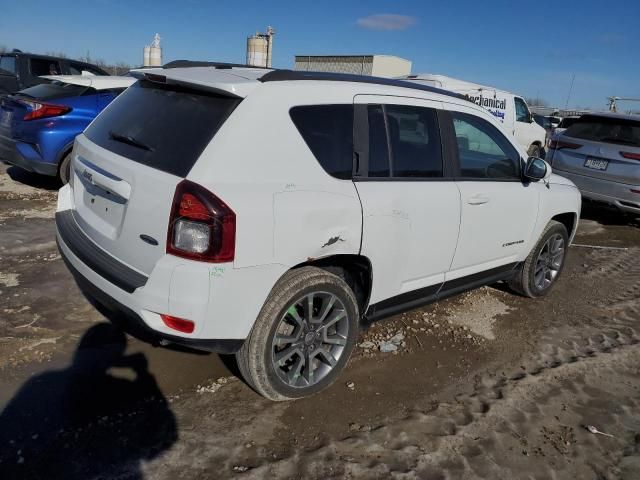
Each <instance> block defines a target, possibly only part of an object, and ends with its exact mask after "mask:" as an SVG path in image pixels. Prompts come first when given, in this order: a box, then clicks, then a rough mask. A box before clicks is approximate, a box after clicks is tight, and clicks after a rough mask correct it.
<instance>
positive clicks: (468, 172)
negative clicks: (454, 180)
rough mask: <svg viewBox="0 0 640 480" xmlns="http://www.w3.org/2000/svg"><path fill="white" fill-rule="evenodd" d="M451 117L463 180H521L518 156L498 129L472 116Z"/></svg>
mask: <svg viewBox="0 0 640 480" xmlns="http://www.w3.org/2000/svg"><path fill="white" fill-rule="evenodd" d="M451 114H452V116H453V127H454V130H455V134H456V140H457V144H458V160H459V163H460V175H461V176H462V177H465V178H484V179H495V180H514V179H517V180H519V179H520V155H519V154H518V151H517V150H516V149H515V148H514V147H513V145H511V143H509V141H508V140H507V139H506V137H505V136H504V135H503V134H502V133H500V131H499V130H498V129H497V128H495V127H494V126H493V125H491V124H490V123H489V122H487V121H486V120H483V119H482V118H480V117H476V116H475V115H469V114H466V113H460V112H451Z"/></svg>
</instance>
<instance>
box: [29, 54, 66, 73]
mask: <svg viewBox="0 0 640 480" xmlns="http://www.w3.org/2000/svg"><path fill="white" fill-rule="evenodd" d="M29 67H30V71H31V75H33V76H34V77H40V76H42V75H61V74H62V69H61V68H60V62H58V61H56V60H47V59H44V58H30V59H29Z"/></svg>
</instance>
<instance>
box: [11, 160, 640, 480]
mask: <svg viewBox="0 0 640 480" xmlns="http://www.w3.org/2000/svg"><path fill="white" fill-rule="evenodd" d="M56 188H57V185H56V183H55V182H53V181H51V180H49V179H45V178H41V177H37V176H34V175H29V174H26V173H24V172H21V171H20V170H17V169H15V168H7V167H5V166H1V165H0V411H1V413H0V478H47V479H50V478H64V479H71V478H82V479H87V478H109V479H110V478H119V479H124V478H148V479H181V478H211V479H223V478H236V477H237V478H252V479H253V478H267V477H269V478H305V479H316V478H317V479H325V478H367V479H368V478H385V479H386V478H401V479H413V478H426V479H445V478H452V479H457V478H490V479H497V478H505V479H513V478H528V479H534V478H535V479H547V478H555V479H565V478H566V479H574V478H580V479H591V478H593V479H603V478H606V479H614V478H624V479H637V478H640V414H639V413H638V411H639V410H638V407H639V406H640V392H639V389H640V381H639V380H640V367H639V366H640V346H639V340H640V334H639V333H638V332H639V330H638V326H639V322H640V257H639V256H638V253H639V252H640V228H639V224H638V223H637V220H635V219H632V218H629V217H624V216H621V215H619V214H617V213H616V212H613V211H610V210H604V209H599V208H594V207H590V206H586V207H585V209H584V212H583V213H584V215H583V217H584V218H583V220H582V221H581V226H580V231H579V234H578V237H577V238H576V241H575V243H577V244H583V245H584V244H586V245H606V246H613V247H618V248H622V249H620V250H598V249H592V248H585V247H573V248H571V249H570V252H569V256H568V260H567V265H566V269H565V271H564V273H563V277H562V278H561V280H560V282H559V283H558V285H556V288H555V289H554V291H553V292H552V293H551V294H550V295H549V296H547V297H545V298H544V299H539V300H530V299H524V298H521V297H518V296H515V295H513V294H511V293H510V292H509V291H508V289H506V287H505V286H504V285H500V284H498V285H495V286H492V287H486V288H482V289H479V290H476V291H473V292H469V293H466V294H462V295H460V296H458V297H455V298H452V299H449V300H447V301H443V302H440V303H437V304H434V305H430V306H428V307H425V308H422V309H418V310H414V311H411V312H408V313H406V314H403V315H398V316H395V317H393V318H391V319H388V320H385V321H382V322H378V323H375V324H374V325H372V326H371V327H370V328H369V329H367V330H366V331H364V332H362V335H361V338H360V339H359V342H358V347H356V351H355V353H354V355H353V357H352V360H351V361H350V363H349V365H348V367H347V369H346V371H345V372H344V373H343V374H342V376H341V378H340V380H339V381H338V382H337V383H336V384H335V385H333V386H332V387H331V388H329V389H327V390H326V391H325V392H323V393H321V394H319V395H316V396H315V397H312V398H309V399H304V400H299V401H296V402H290V403H272V402H268V401H266V400H264V399H262V398H261V397H259V396H257V395H256V394H255V393H254V392H252V391H251V390H250V389H249V388H248V387H247V386H246V385H245V384H244V383H243V382H242V381H241V380H239V379H238V378H237V377H236V370H235V367H234V365H233V362H232V361H231V359H229V358H224V357H219V356H217V355H212V354H202V353H197V352H192V351H186V350H182V349H167V348H154V347H152V346H149V345H147V344H144V343H142V342H140V341H138V340H136V339H134V338H131V337H127V336H125V335H124V334H122V333H121V332H120V331H119V330H118V329H117V328H114V327H113V326H112V324H111V323H109V322H108V321H107V320H106V319H105V317H104V316H102V315H101V314H100V313H99V312H98V311H97V310H96V309H94V308H93V306H91V305H90V304H89V303H88V302H87V301H86V300H85V299H84V297H83V296H82V295H81V293H80V292H79V290H78V289H77V287H76V286H75V284H74V282H73V279H72V277H71V275H70V274H69V273H68V272H67V270H66V268H65V267H64V264H63V263H62V260H61V259H60V256H59V255H58V253H57V250H56V247H55V241H54V236H53V234H54V225H53V214H54V210H55V197H56ZM588 425H592V426H595V427H596V428H597V429H598V430H600V431H602V432H604V433H607V434H610V435H613V436H612V437H610V436H605V435H599V434H593V433H590V432H589V431H588V430H587V429H586V426H588Z"/></svg>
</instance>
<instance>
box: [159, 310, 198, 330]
mask: <svg viewBox="0 0 640 480" xmlns="http://www.w3.org/2000/svg"><path fill="white" fill-rule="evenodd" d="M160 318H162V321H163V322H164V324H165V325H166V326H167V327H169V328H172V329H173V330H177V331H179V332H183V333H193V329H194V328H195V324H194V323H193V322H192V321H191V320H185V319H184V318H178V317H172V316H170V315H164V314H160Z"/></svg>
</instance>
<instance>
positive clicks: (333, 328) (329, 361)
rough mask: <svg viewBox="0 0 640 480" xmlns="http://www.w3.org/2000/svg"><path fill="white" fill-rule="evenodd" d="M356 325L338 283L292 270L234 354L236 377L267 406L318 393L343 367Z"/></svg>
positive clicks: (348, 297)
mask: <svg viewBox="0 0 640 480" xmlns="http://www.w3.org/2000/svg"><path fill="white" fill-rule="evenodd" d="M309 298H311V304H312V308H311V309H309ZM309 311H311V314H310V315H309V314H308V312H309ZM336 319H337V320H336ZM359 319H360V317H359V309H358V303H357V301H356V297H355V295H354V293H353V291H352V289H351V288H350V287H349V285H347V283H346V282H345V281H344V280H343V279H342V278H340V277H339V276H337V275H334V274H333V273H329V272H327V271H326V270H322V269H320V268H316V267H302V268H298V269H295V270H291V271H289V272H288V273H287V274H285V275H284V276H283V277H282V279H280V280H279V281H278V283H277V284H276V285H275V286H274V287H273V289H272V290H271V293H270V294H269V297H268V298H267V300H266V302H265V304H264V306H263V307H262V310H261V311H260V314H259V315H258V318H257V319H256V322H255V324H254V326H253V328H252V330H251V333H250V334H249V336H248V337H247V339H246V341H245V342H244V344H243V346H242V348H241V349H240V351H239V352H238V353H236V360H237V363H238V368H239V370H240V373H241V374H242V376H243V377H244V379H245V381H246V382H247V383H248V384H249V385H250V386H251V387H252V388H253V389H254V390H256V391H257V392H258V393H260V394H261V395H263V396H265V397H266V398H268V399H271V400H276V401H282V400H293V399H296V398H302V397H307V396H310V395H313V394H315V393H318V392H319V391H321V390H323V389H325V388H326V387H328V386H329V385H331V384H332V383H333V382H334V381H335V379H336V377H337V376H338V375H339V374H340V372H341V370H342V369H344V367H345V365H346V364H347V362H348V360H349V356H350V355H351V352H352V351H353V348H354V346H355V344H356V341H357V338H358V330H359V324H360V321H359ZM331 322H333V323H331ZM292 352H293V353H292ZM329 355H330V356H331V358H330V357H329ZM308 366H310V367H311V368H307V367H308Z"/></svg>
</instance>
